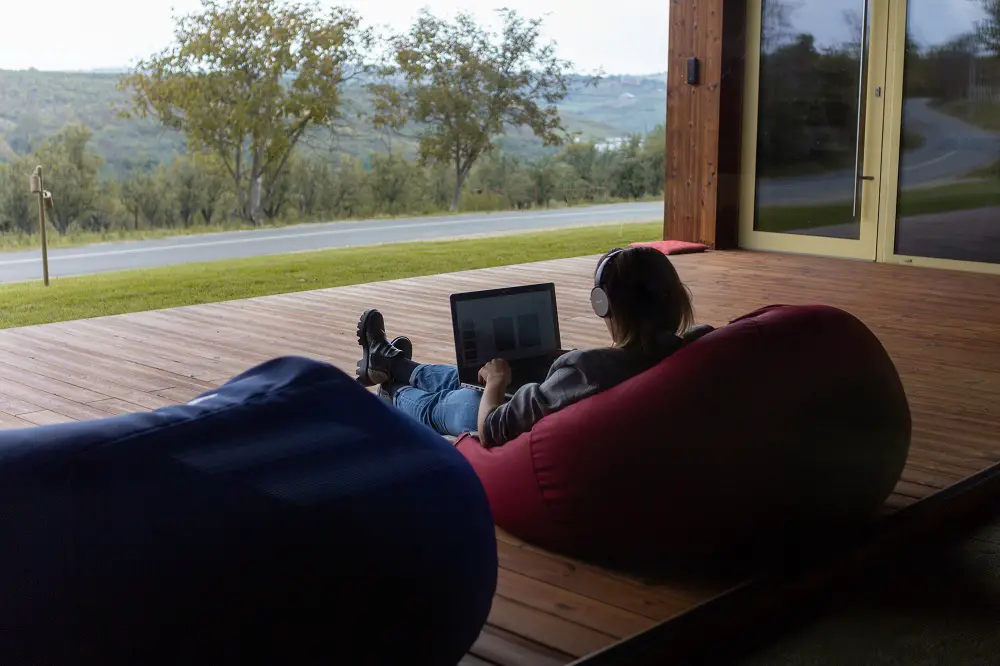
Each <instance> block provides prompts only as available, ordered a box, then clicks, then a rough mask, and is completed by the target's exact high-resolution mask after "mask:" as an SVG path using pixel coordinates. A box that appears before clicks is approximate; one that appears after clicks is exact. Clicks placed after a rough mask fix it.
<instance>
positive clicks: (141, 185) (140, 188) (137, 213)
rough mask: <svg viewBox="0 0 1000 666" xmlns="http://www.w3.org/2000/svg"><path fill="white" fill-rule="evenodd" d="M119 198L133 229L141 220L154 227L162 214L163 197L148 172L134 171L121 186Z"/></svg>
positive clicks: (157, 183)
mask: <svg viewBox="0 0 1000 666" xmlns="http://www.w3.org/2000/svg"><path fill="white" fill-rule="evenodd" d="M119 197H120V198H121V202H122V204H123V205H124V206H125V210H127V211H128V213H129V215H130V216H131V217H132V221H133V225H134V228H135V229H138V228H139V219H140V218H143V219H145V220H146V223H147V224H148V225H149V226H151V227H152V226H156V225H157V222H158V221H159V219H160V215H161V213H162V212H163V196H162V191H161V185H160V183H159V181H158V180H157V178H156V177H155V176H153V174H151V173H149V172H148V171H135V172H133V173H132V175H131V176H130V177H129V179H128V180H126V181H125V182H123V183H122V184H121V188H120V191H119Z"/></svg>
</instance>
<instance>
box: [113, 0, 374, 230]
mask: <svg viewBox="0 0 1000 666" xmlns="http://www.w3.org/2000/svg"><path fill="white" fill-rule="evenodd" d="M370 39H371V35H370V33H369V32H367V31H365V30H363V29H361V27H360V22H359V19H358V17H357V15H356V14H355V13H354V12H353V11H352V10H350V9H345V8H340V7H335V8H333V9H330V10H328V11H323V10H322V9H321V8H320V6H319V4H318V3H298V2H285V1H283V0H202V8H201V11H200V12H198V13H194V14H190V15H187V16H183V17H181V18H179V19H178V20H177V25H176V28H175V31H174V44H173V45H171V46H170V47H168V48H167V49H165V50H164V51H162V52H160V53H158V54H156V55H154V56H152V57H150V58H149V59H147V60H143V61H141V62H140V63H139V64H138V65H137V66H136V68H135V70H134V72H133V73H132V74H130V75H129V76H127V77H125V78H123V79H122V81H121V83H120V85H121V86H122V87H123V88H124V89H127V90H129V91H130V92H131V93H132V96H131V101H132V107H131V108H132V111H133V112H134V113H136V114H138V115H140V116H153V117H155V118H157V119H159V120H160V121H161V122H162V123H163V124H164V125H165V126H167V127H171V128H174V129H178V130H181V131H183V132H184V134H185V135H186V137H187V141H188V146H189V147H190V148H191V149H193V150H195V151H207V152H212V153H214V154H216V155H218V156H219V158H220V159H221V160H222V163H223V164H224V165H225V168H226V170H227V171H228V173H229V175H230V177H231V178H232V179H233V183H234V186H235V190H236V194H237V202H238V209H239V211H240V213H241V214H242V215H243V217H244V218H246V219H248V220H251V221H253V222H254V223H257V222H258V221H259V220H260V215H261V200H262V198H266V197H267V196H269V195H270V194H271V192H270V190H271V189H272V188H274V187H275V186H276V185H277V184H278V182H279V181H280V178H279V177H280V176H281V174H282V172H283V171H284V169H285V167H286V165H287V162H288V159H289V156H290V155H291V154H292V150H293V149H294V148H295V146H296V144H297V143H298V142H299V141H300V140H301V139H302V137H303V135H304V134H305V132H306V131H307V130H308V129H309V128H311V127H316V126H329V125H331V124H332V123H333V122H334V121H335V120H336V119H337V118H338V117H339V113H340V94H341V90H340V87H341V84H342V83H343V82H344V81H345V80H346V79H348V78H350V77H351V76H353V74H354V73H356V72H357V71H358V64H359V62H360V60H361V54H362V52H363V51H364V50H365V49H366V48H367V46H368V44H369V42H370Z"/></svg>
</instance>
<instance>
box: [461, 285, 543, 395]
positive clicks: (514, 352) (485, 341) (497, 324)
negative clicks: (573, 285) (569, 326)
mask: <svg viewBox="0 0 1000 666" xmlns="http://www.w3.org/2000/svg"><path fill="white" fill-rule="evenodd" d="M451 317H452V325H453V327H454V333H455V349H456V353H457V357H458V367H459V374H460V375H461V376H462V381H474V379H475V375H476V373H478V371H479V368H481V367H482V366H484V365H485V364H486V363H488V362H489V361H491V360H493V359H494V358H504V359H507V360H508V361H516V360H520V359H530V358H536V357H539V356H545V355H550V354H552V353H553V352H556V351H558V350H559V347H560V344H561V342H560V340H559V316H558V314H557V313H556V292H555V285H554V284H551V283H549V284H538V285H531V286H528V287H511V288H508V289H493V290H489V291H476V292H469V293H465V294H454V295H452V297H451ZM467 377H472V378H473V379H472V380H467V379H466V378H467Z"/></svg>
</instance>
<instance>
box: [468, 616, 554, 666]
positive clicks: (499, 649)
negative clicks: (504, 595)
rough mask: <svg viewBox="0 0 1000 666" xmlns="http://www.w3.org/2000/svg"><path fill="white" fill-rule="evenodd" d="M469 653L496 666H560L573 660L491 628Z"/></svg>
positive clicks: (481, 635) (519, 637)
mask: <svg viewBox="0 0 1000 666" xmlns="http://www.w3.org/2000/svg"><path fill="white" fill-rule="evenodd" d="M471 653H472V654H473V655H475V656H476V657H478V658H480V659H483V660H485V661H487V662H490V663H493V664H497V666H562V665H563V664H567V663H569V662H570V661H572V659H573V657H572V656H570V655H568V654H566V653H564V652H559V651H557V650H553V649H552V648H547V647H545V646H544V645H539V644H538V643H535V642H533V641H530V640H528V639H526V638H524V637H523V636H518V635H516V634H511V633H509V632H507V631H504V630H503V629H499V628H497V627H491V626H487V627H486V628H484V629H483V631H482V633H481V634H479V640H477V641H476V643H475V645H473V646H472V650H471Z"/></svg>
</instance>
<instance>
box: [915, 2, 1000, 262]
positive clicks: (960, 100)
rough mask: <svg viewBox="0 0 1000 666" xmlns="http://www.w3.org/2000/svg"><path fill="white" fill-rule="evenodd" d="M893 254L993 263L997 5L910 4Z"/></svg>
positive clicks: (999, 99)
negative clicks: (903, 147) (902, 149)
mask: <svg viewBox="0 0 1000 666" xmlns="http://www.w3.org/2000/svg"><path fill="white" fill-rule="evenodd" d="M904 77H905V82H904V93H903V95H904V105H903V127H902V142H903V145H904V146H907V147H908V148H910V150H908V151H907V152H905V153H904V154H903V156H902V158H901V160H900V161H901V164H900V167H899V178H900V186H899V192H898V199H897V219H896V252H897V253H898V254H905V255H913V256H920V257H937V258H944V259H963V260H967V261H981V262H990V263H997V262H1000V0H909V11H908V16H907V43H906V64H905V73H904Z"/></svg>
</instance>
